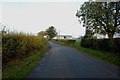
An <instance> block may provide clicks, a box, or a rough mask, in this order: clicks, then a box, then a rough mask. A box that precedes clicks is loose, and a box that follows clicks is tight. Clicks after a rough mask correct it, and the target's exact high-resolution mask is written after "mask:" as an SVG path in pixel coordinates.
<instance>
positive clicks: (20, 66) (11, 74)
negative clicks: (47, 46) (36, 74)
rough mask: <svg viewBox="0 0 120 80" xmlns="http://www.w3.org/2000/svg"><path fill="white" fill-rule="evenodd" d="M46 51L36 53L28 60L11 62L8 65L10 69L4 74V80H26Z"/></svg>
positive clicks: (27, 58) (28, 57)
mask: <svg viewBox="0 0 120 80" xmlns="http://www.w3.org/2000/svg"><path fill="white" fill-rule="evenodd" d="M45 51H46V50H43V51H42V52H41V51H36V52H34V53H33V54H31V55H29V56H27V57H26V58H23V59H14V60H11V61H10V62H9V63H8V64H7V65H8V67H7V68H6V69H5V70H4V72H3V73H2V75H3V76H2V78H3V80H5V79H12V80H23V78H26V77H27V76H28V74H29V73H30V72H31V71H32V69H33V68H34V67H35V66H36V65H37V64H38V62H39V61H40V59H42V57H43V56H44V53H45Z"/></svg>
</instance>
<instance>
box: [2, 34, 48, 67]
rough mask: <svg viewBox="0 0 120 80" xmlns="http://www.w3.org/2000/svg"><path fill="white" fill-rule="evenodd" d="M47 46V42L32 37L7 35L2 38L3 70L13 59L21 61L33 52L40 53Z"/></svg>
mask: <svg viewBox="0 0 120 80" xmlns="http://www.w3.org/2000/svg"><path fill="white" fill-rule="evenodd" d="M46 46H47V40H46V39H45V38H41V37H38V36H33V35H25V34H17V33H13V34H11V33H8V34H4V35H3V36H2V62H3V68H4V65H5V64H7V62H9V61H10V60H12V59H14V58H19V59H22V58H24V57H26V56H27V55H29V54H31V53H33V52H34V51H41V50H43V49H45V48H46Z"/></svg>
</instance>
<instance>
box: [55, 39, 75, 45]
mask: <svg viewBox="0 0 120 80" xmlns="http://www.w3.org/2000/svg"><path fill="white" fill-rule="evenodd" d="M54 41H55V42H57V43H59V44H63V45H67V46H72V45H74V44H75V40H63V39H56V40H54Z"/></svg>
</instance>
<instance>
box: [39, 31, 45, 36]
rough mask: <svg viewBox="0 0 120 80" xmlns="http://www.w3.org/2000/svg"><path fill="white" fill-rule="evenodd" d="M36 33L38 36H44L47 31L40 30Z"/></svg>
mask: <svg viewBox="0 0 120 80" xmlns="http://www.w3.org/2000/svg"><path fill="white" fill-rule="evenodd" d="M37 35H38V36H41V37H44V36H46V35H47V32H45V31H40V32H38V33H37Z"/></svg>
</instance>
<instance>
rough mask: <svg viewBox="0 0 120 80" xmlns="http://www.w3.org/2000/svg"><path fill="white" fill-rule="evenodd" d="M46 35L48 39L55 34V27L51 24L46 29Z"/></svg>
mask: <svg viewBox="0 0 120 80" xmlns="http://www.w3.org/2000/svg"><path fill="white" fill-rule="evenodd" d="M46 32H47V35H48V37H49V39H52V38H53V37H55V36H56V35H57V32H56V28H55V27H53V26H50V27H49V28H48V29H46Z"/></svg>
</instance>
